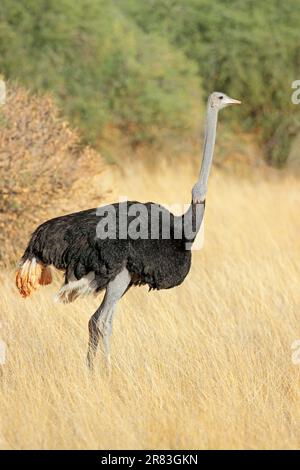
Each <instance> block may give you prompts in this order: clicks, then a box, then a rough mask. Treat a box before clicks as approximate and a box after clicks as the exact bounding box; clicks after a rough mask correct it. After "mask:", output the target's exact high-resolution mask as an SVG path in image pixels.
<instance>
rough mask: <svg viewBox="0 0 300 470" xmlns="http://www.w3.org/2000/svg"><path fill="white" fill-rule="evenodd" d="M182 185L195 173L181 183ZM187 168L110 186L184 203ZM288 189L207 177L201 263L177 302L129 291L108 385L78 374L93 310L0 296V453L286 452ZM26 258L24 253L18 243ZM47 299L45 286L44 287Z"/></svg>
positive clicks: (7, 279)
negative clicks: (3, 347)
mask: <svg viewBox="0 0 300 470" xmlns="http://www.w3.org/2000/svg"><path fill="white" fill-rule="evenodd" d="M193 171H194V170H193ZM193 171H192V166H191V165H188V164H187V163H186V164H182V165H180V166H178V165H177V167H176V168H168V167H167V166H166V165H164V164H163V163H162V164H161V167H160V168H159V169H158V170H157V172H154V173H151V174H150V173H149V172H148V171H145V170H144V169H143V167H142V166H141V167H138V166H137V164H135V165H130V166H129V167H128V168H127V170H126V173H124V174H122V175H121V178H120V186H119V187H120V188H121V189H122V191H121V194H126V195H128V196H129V197H132V198H138V199H140V200H147V199H150V200H151V199H152V200H155V201H161V202H164V203H169V202H172V201H173V202H174V201H182V202H184V201H188V200H189V195H190V192H189V188H190V187H191V184H192V181H193V179H194V178H193V176H192V175H193V174H194V173H193ZM299 206H300V193H299V181H296V180H294V179H292V178H291V177H290V178H285V179H284V180H282V181H281V180H279V179H274V180H270V181H264V180H263V179H257V180H254V181H252V182H250V181H249V180H248V181H246V180H238V179H237V178H231V177H230V176H224V175H223V174H222V173H217V172H216V171H215V172H214V176H213V178H212V180H211V184H210V189H209V198H208V204H207V214H206V241H205V245H204V250H202V251H200V252H197V253H195V254H194V259H193V266H192V270H191V272H190V275H189V277H188V278H187V280H186V282H185V283H184V284H183V285H182V286H180V287H179V288H176V289H173V290H170V291H162V292H151V293H148V292H147V290H146V288H136V289H132V290H131V291H129V293H128V294H127V295H126V296H125V298H124V299H122V301H121V302H120V305H119V308H118V313H117V316H116V319H115V324H114V334H113V340H112V359H113V372H112V377H111V379H108V378H107V377H106V376H105V374H104V373H103V369H102V368H101V361H100V358H99V365H98V368H97V370H96V375H95V378H94V379H92V378H91V377H90V376H89V375H88V373H87V370H86V368H85V364H84V357H85V352H86V343H87V331H86V329H87V321H88V318H89V316H90V315H91V313H92V312H93V311H94V310H95V308H96V307H97V306H98V303H99V300H98V301H97V300H93V299H86V300H80V301H77V302H76V303H74V304H73V305H72V304H71V305H67V306H60V305H54V304H53V303H52V296H53V294H54V288H53V287H52V286H50V287H48V288H41V289H40V291H38V292H37V293H36V295H35V296H34V297H33V298H32V299H30V300H27V301H24V300H23V299H21V298H20V297H18V295H17V293H16V290H15V288H14V286H13V277H12V274H11V273H10V272H6V273H3V276H2V280H1V281H0V282H1V298H0V312H1V313H0V315H1V324H2V329H1V330H0V335H1V336H2V338H3V339H4V340H5V341H6V343H7V348H8V352H7V363H6V365H5V366H4V367H3V370H2V375H1V376H0V415H1V429H0V431H1V433H0V446H1V447H2V448H13V449H20V448H22V449H23V448H26V449H29V448H43V449H44V448H52V449H58V448H76V449H78V448H79V449H86V448H97V449H124V448H143V449H144V448H205V449H210V448H242V449H245V448H250V449H254V448H297V447H299V445H300V426H299V424H300V408H299V398H300V366H296V365H293V363H292V361H291V353H292V351H291V343H292V342H293V341H294V340H295V339H298V338H300V325H299V319H298V314H299V312H300V289H299V252H300V237H299V232H300V219H299ZM24 244H25V240H24ZM56 287H57V286H56Z"/></svg>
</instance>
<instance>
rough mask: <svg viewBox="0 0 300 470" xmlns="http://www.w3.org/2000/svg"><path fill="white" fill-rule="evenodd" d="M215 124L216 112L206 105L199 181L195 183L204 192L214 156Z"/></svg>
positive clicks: (216, 120) (216, 119)
mask: <svg viewBox="0 0 300 470" xmlns="http://www.w3.org/2000/svg"><path fill="white" fill-rule="evenodd" d="M217 122H218V110H217V109H216V108H212V107H211V106H210V103H208V105H207V112H206V124H205V135H204V147H203V158H202V164H201V169H200V173H199V180H198V183H197V185H199V187H200V188H201V189H202V190H204V191H205V192H206V191H207V183H208V177H209V174H210V169H211V165H212V159H213V155H214V148H215V141H216V131H217Z"/></svg>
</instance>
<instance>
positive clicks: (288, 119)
mask: <svg viewBox="0 0 300 470" xmlns="http://www.w3.org/2000/svg"><path fill="white" fill-rule="evenodd" d="M118 4H119V5H120V6H122V8H123V10H124V11H126V12H127V13H128V14H129V15H130V17H131V18H133V19H134V20H135V22H136V23H137V24H138V25H139V26H140V27H141V28H142V29H143V31H146V32H148V33H152V32H159V33H160V34H161V35H162V36H163V37H167V38H169V40H170V41H171V42H172V44H174V45H176V46H177V47H179V48H180V49H181V50H183V51H184V52H185V54H186V55H187V56H188V57H189V58H191V59H193V60H194V61H195V62H196V63H197V65H198V72H199V75H200V76H201V78H202V84H203V88H204V90H205V93H206V94H207V93H210V92H211V91H212V90H221V91H225V92H226V93H228V94H229V95H232V96H233V97H236V98H239V99H241V100H242V101H243V102H244V104H243V106H241V107H240V109H239V112H238V113H231V114H230V115H229V113H228V119H236V117H238V119H239V121H240V122H241V123H243V126H245V128H246V129H251V130H254V131H257V132H258V133H259V135H260V136H261V142H262V144H263V145H264V147H265V151H266V155H267V158H268V159H269V161H270V162H272V163H274V164H276V165H278V166H282V165H283V164H284V163H285V161H286V159H287V156H288V154H289V149H290V145H291V143H292V141H293V137H295V135H296V134H297V133H299V132H300V113H299V107H298V108H297V106H295V105H293V104H292V103H291V94H292V89H291V84H292V82H293V81H294V80H296V79H297V78H298V79H299V73H300V47H299V46H300V2H299V0H285V1H284V2H282V1H280V0H264V1H263V2H262V1H260V0H214V1H211V0H185V1H182V0H148V1H147V2H139V1H136V0H118Z"/></svg>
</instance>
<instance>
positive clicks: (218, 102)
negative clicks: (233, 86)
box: [208, 91, 241, 110]
mask: <svg viewBox="0 0 300 470" xmlns="http://www.w3.org/2000/svg"><path fill="white" fill-rule="evenodd" d="M231 104H241V101H239V100H234V99H233V98H230V97H229V96H227V95H225V93H221V92H219V91H214V92H213V93H212V94H211V95H210V97H209V98H208V106H210V107H211V108H214V109H218V110H219V109H223V108H226V106H229V105H231Z"/></svg>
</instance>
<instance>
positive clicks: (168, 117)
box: [0, 0, 200, 143]
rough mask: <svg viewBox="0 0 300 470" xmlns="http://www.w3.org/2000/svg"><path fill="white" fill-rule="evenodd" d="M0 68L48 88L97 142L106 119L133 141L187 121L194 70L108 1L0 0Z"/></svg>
mask: <svg viewBox="0 0 300 470" xmlns="http://www.w3.org/2000/svg"><path fill="white" fill-rule="evenodd" d="M0 71H1V72H3V73H4V74H5V76H6V77H7V78H18V79H19V80H20V81H21V82H22V83H24V84H26V85H29V86H30V87H31V88H32V89H40V90H51V91H52V92H53V94H54V95H55V96H56V97H57V98H58V100H59V102H60V104H61V106H62V108H63V110H64V113H65V114H66V115H68V116H69V118H70V119H71V121H72V122H73V123H75V124H76V125H77V126H79V127H80V128H81V129H82V130H83V134H84V136H85V137H86V140H87V141H88V142H92V143H95V142H96V141H97V139H98V138H99V135H100V134H101V131H102V130H103V128H104V127H105V126H106V125H107V124H112V125H114V126H117V127H119V128H120V129H122V130H124V131H126V132H127V133H128V134H129V136H130V138H131V141H132V143H137V142H140V141H144V140H152V139H155V138H157V136H158V135H159V132H160V130H161V129H162V128H164V129H169V130H171V131H172V130H174V129H175V130H176V129H178V128H186V127H189V125H190V117H191V112H192V110H193V109H194V108H195V105H196V104H197V99H198V92H199V81H200V80H199V78H198V77H197V69H196V67H195V66H194V64H193V63H192V61H190V60H189V59H188V58H187V57H186V56H185V55H184V53H183V52H181V51H177V50H175V48H174V47H172V46H171V45H169V43H168V42H167V40H165V39H163V38H161V37H160V36H158V34H157V33H156V32H153V33H144V32H142V31H141V30H140V29H139V28H138V27H137V26H136V25H135V24H134V22H133V20H131V19H129V18H127V17H126V16H125V15H124V14H123V13H122V12H121V11H120V10H119V9H118V8H117V7H115V6H114V4H113V2H107V1H105V0H80V1H78V2H74V1H73V0H60V1H59V2H58V1H57V0H38V1H36V0H19V1H18V2H12V1H11V0H1V9H0Z"/></svg>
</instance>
